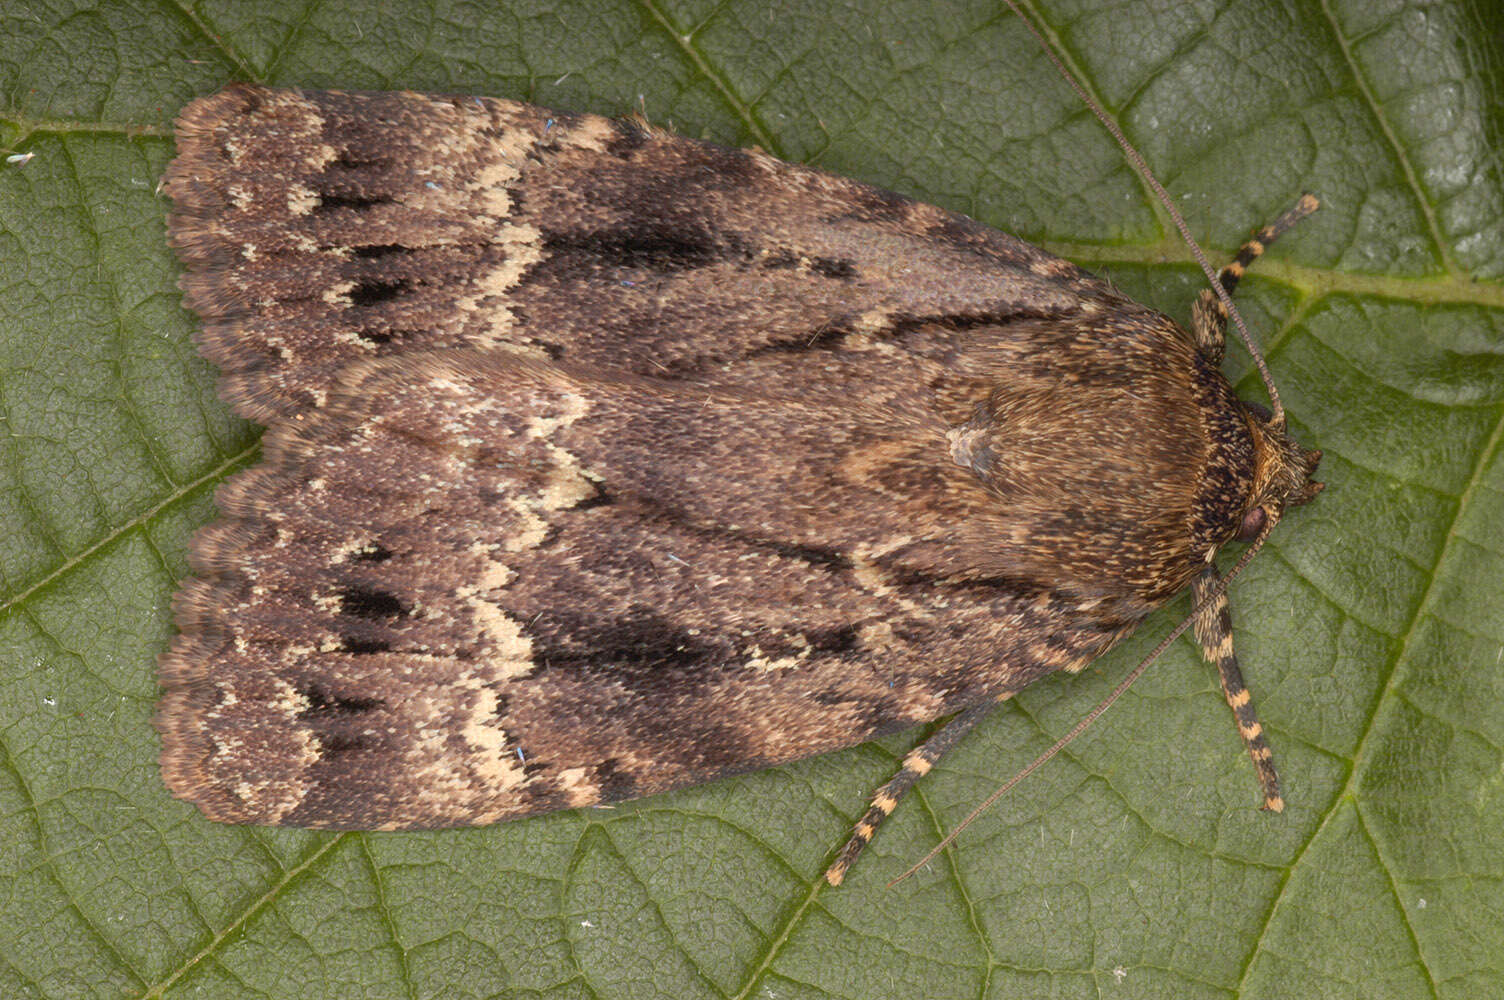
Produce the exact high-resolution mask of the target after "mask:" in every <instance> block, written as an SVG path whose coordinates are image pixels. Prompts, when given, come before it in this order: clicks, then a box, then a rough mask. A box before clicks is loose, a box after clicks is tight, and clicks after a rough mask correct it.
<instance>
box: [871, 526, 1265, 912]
mask: <svg viewBox="0 0 1504 1000" xmlns="http://www.w3.org/2000/svg"><path fill="white" fill-rule="evenodd" d="M1274 521H1275V519H1273V518H1271V519H1270V520H1269V521H1268V522H1266V523H1265V525H1264V530H1263V531H1261V532H1259V536H1258V537H1257V538H1255V539H1254V540H1253V542H1252V543H1251V544H1250V545H1249V546H1248V548H1247V550H1245V551H1244V552H1243V554H1242V555H1241V556H1239V557H1238V561H1237V562H1236V563H1234V564H1233V567H1232V569H1231V570H1229V571H1228V572H1227V574H1226V575H1225V576H1223V577H1222V579H1221V580H1219V581H1218V582H1217V584H1216V586H1214V587H1212V589H1211V590H1209V591H1208V592H1207V594H1206V596H1205V597H1204V598H1202V599H1201V600H1199V601H1197V602H1196V604H1195V606H1194V607H1192V608H1191V611H1190V614H1188V615H1186V616H1185V617H1184V618H1182V619H1181V620H1180V624H1179V625H1176V626H1175V628H1174V629H1172V630H1171V631H1170V634H1169V635H1167V636H1165V637H1164V638H1163V639H1161V640H1160V641H1159V644H1158V645H1157V646H1155V647H1154V648H1153V649H1152V650H1150V651H1149V655H1148V656H1145V657H1144V658H1143V659H1142V660H1140V661H1139V662H1138V666H1136V667H1134V668H1133V669H1132V670H1130V671H1129V672H1128V676H1127V677H1124V678H1123V679H1122V680H1121V681H1119V682H1118V686H1117V687H1115V688H1113V689H1112V693H1111V694H1109V695H1108V696H1107V697H1106V698H1103V699H1102V700H1101V701H1100V702H1098V703H1097V707H1096V708H1093V709H1092V710H1091V711H1090V712H1087V713H1086V715H1085V716H1084V717H1083V718H1082V719H1081V721H1080V722H1077V723H1076V724H1075V725H1074V726H1072V727H1071V731H1070V732H1068V733H1066V734H1065V735H1064V736H1062V737H1060V739H1058V740H1056V741H1055V744H1054V745H1053V746H1051V747H1050V748H1049V749H1048V750H1046V751H1045V752H1044V753H1042V754H1040V755H1039V756H1038V757H1035V758H1034V761H1033V762H1032V763H1031V764H1029V766H1028V767H1026V768H1024V769H1023V770H1022V771H1019V772H1018V773H1017V774H1015V775H1014V776H1013V777H1011V778H1009V779H1008V780H1007V781H1005V782H1003V784H1002V785H1000V786H999V787H998V789H997V790H996V791H995V792H993V793H992V794H991V795H989V796H987V798H986V799H984V800H983V801H982V803H981V804H980V805H978V806H977V807H976V808H975V809H973V810H972V811H971V812H969V813H967V814H966V818H965V819H963V820H961V822H959V823H957V824H956V826H955V828H954V829H952V830H951V831H950V832H949V833H947V834H946V835H945V837H944V838H943V839H942V840H941V841H940V843H938V844H936V845H935V846H934V847H933V848H931V849H930V852H929V853H928V854H926V855H925V856H924V857H922V858H920V859H919V860H918V861H916V862H914V864H913V865H912V866H910V867H909V869H908V870H907V871H905V872H904V873H903V874H902V875H900V876H898V877H897V878H895V879H893V880H892V881H891V882H889V883H888V888H890V889H891V888H893V887H894V886H895V885H897V884H898V883H900V882H902V881H903V880H904V879H906V878H908V877H909V876H910V875H913V874H914V873H915V872H917V871H918V870H919V869H921V868H923V867H924V866H925V865H927V864H929V863H930V862H931V861H933V860H934V859H935V856H936V855H937V854H939V853H940V852H941V851H943V850H945V849H946V848H947V847H949V846H950V845H951V844H952V843H953V842H954V841H955V839H956V838H957V837H959V836H960V835H961V831H962V830H965V829H966V828H967V827H968V826H970V825H971V824H972V821H973V820H975V819H976V818H977V817H978V816H980V815H982V813H984V812H986V811H987V810H988V809H990V808H992V804H993V803H994V802H996V801H997V800H998V799H1000V798H1002V797H1003V796H1004V795H1007V794H1008V793H1009V792H1010V791H1012V790H1013V786H1015V785H1017V784H1018V783H1019V782H1020V781H1023V780H1024V779H1025V778H1027V777H1028V776H1029V775H1031V774H1033V773H1034V772H1035V771H1037V770H1038V769H1039V768H1041V767H1043V766H1044V765H1045V764H1046V763H1048V762H1049V760H1050V758H1052V757H1054V756H1055V755H1056V754H1057V753H1059V752H1060V751H1061V750H1064V749H1065V748H1066V746H1068V745H1069V744H1070V743H1071V742H1072V741H1073V740H1075V738H1076V737H1077V736H1080V735H1081V734H1082V733H1083V732H1085V731H1086V730H1087V728H1088V727H1089V726H1091V724H1092V723H1093V722H1096V721H1097V719H1098V718H1100V717H1101V715H1102V713H1103V712H1105V711H1107V710H1108V709H1109V708H1111V707H1112V705H1113V703H1114V702H1116V701H1117V700H1118V699H1119V698H1121V697H1122V696H1123V693H1124V692H1125V691H1127V690H1128V689H1129V688H1130V687H1132V686H1133V682H1134V681H1136V680H1138V679H1139V678H1140V677H1142V676H1143V674H1144V671H1145V670H1148V669H1149V667H1150V665H1151V664H1153V663H1154V661H1155V660H1157V659H1159V657H1160V655H1161V654H1162V653H1164V651H1165V650H1166V649H1169V648H1170V643H1172V642H1174V641H1175V640H1176V639H1178V638H1180V636H1181V635H1183V634H1184V633H1185V631H1186V629H1188V628H1190V627H1191V626H1192V625H1194V624H1195V622H1196V616H1197V615H1199V614H1201V612H1202V611H1204V610H1206V609H1207V608H1209V607H1211V606H1212V604H1213V603H1215V602H1216V600H1217V598H1219V597H1221V596H1222V595H1223V594H1225V593H1226V592H1227V586H1228V584H1230V583H1232V581H1233V579H1234V578H1236V577H1237V575H1238V574H1239V573H1241V572H1243V567H1244V566H1247V565H1248V563H1249V561H1250V560H1252V559H1253V557H1254V555H1255V554H1256V553H1257V552H1258V550H1259V549H1261V548H1263V546H1264V541H1265V539H1267V538H1268V537H1269V532H1270V531H1272V530H1274Z"/></svg>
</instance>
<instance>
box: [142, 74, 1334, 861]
mask: <svg viewBox="0 0 1504 1000" xmlns="http://www.w3.org/2000/svg"><path fill="white" fill-rule="evenodd" d="M178 144H179V149H178V156H177V159H176V160H174V162H173V164H172V165H171V166H170V167H169V169H168V172H167V177H166V179H165V182H164V188H165V190H166V191H167V193H168V194H169V195H170V196H171V197H172V199H173V201H174V208H173V212H172V214H171V217H170V220H169V235H170V239H171V241H172V244H173V245H174V247H175V248H176V249H177V251H178V253H179V255H180V257H181V258H182V260H183V261H184V264H185V266H186V273H185V275H184V277H183V279H182V285H183V288H184V291H185V299H186V302H187V304H188V305H189V306H190V307H191V308H192V309H193V310H195V311H196V312H198V313H199V315H200V316H201V317H202V318H203V321H204V327H203V330H202V332H201V334H200V337H199V342H200V345H201V348H202V351H203V353H204V354H205V356H206V357H208V358H209V359H210V360H211V361H213V362H214V363H215V364H217V365H218V366H219V367H220V369H221V370H222V373H223V374H222V381H221V392H222V394H223V396H224V397H225V399H226V400H227V401H228V402H229V404H230V405H231V406H232V407H233V408H234V409H235V410H236V412H238V413H240V414H241V415H243V416H246V417H248V418H251V419H254V420H257V421H260V422H262V423H265V424H267V425H268V428H269V429H268V431H267V434H266V436H265V438H264V439H263V458H262V461H261V463H260V464H259V465H257V466H256V467H254V468H252V469H250V470H247V471H245V472H242V473H240V474H238V475H236V476H235V477H233V478H232V479H231V480H229V481H228V482H227V483H226V484H225V485H224V486H223V487H222V488H221V490H220V492H219V495H218V502H219V506H220V509H221V519H220V520H219V521H217V522H216V523H214V524H212V525H210V526H208V527H206V528H205V529H203V530H202V531H201V532H200V534H199V535H198V536H196V538H195V540H194V542H193V545H192V546H191V550H190V565H191V567H192V570H193V573H194V576H193V578H192V579H190V580H189V581H187V582H186V583H185V584H184V587H183V589H182V591H181V592H180V593H179V595H178V597H177V599H176V601H175V603H174V611H175V617H176V621H177V624H178V626H179V629H180V633H179V635H178V636H177V637H176V638H175V639H174V641H173V643H172V647H171V648H170V650H169V651H168V652H167V653H166V654H165V655H164V657H163V659H162V685H163V687H164V695H163V698H162V701H161V703H160V706H159V709H158V713H157V725H158V727H159V729H160V730H161V732H162V734H163V771H164V776H165V778H166V781H167V784H168V786H169V787H170V788H171V789H172V791H173V792H174V793H175V794H177V795H179V796H181V797H183V798H185V799H188V800H190V801H193V802H194V803H196V804H197V805H198V806H199V807H200V808H201V809H202V810H203V812H204V813H205V814H206V815H207V816H209V817H210V818H212V819H216V820H220V821H226V822H237V823H262V824H276V825H288V826H301V827H313V828H325V829H429V828H436V827H446V826H464V825H476V824H483V823H490V822H495V821H498V820H503V819H510V818H517V817H521V816H527V815H534V814H538V813H543V812H548V811H551V810H556V809H564V808H571V807H576V806H584V805H595V804H600V803H608V802H617V801H623V800H628V799H634V798H639V797H641V796H645V795H651V794H655V793H657V792H662V791H667V790H669V789H673V788H682V787H685V786H688V785H694V784H698V783H701V782H705V781H709V780H712V779H714V778H717V777H720V776H723V775H728V774H734V773H738V772H742V771H747V770H750V769H754V768H760V767H768V766H772V765H774V764H778V763H782V762H785V761H790V760H795V759H799V758H802V757H806V756H810V755H813V754H817V753H823V752H826V751H829V750H834V749H838V748H841V747H846V746H851V745H854V744H857V743H861V742H865V741H867V740H869V739H871V738H873V737H875V736H878V735H882V734H885V733H891V732H894V731H898V730H901V729H904V728H907V727H912V726H915V725H918V724H921V723H924V722H929V721H933V720H935V719H938V718H943V717H946V716H948V715H951V714H953V713H960V714H959V715H958V716H957V717H956V718H955V719H954V720H953V721H951V722H950V723H949V724H948V725H947V726H946V727H945V728H943V729H942V730H941V731H940V732H939V733H938V734H937V735H936V736H935V737H934V740H933V741H932V742H931V743H930V744H927V745H926V746H924V747H921V748H918V749H916V750H915V751H914V752H913V753H911V754H910V755H909V757H908V758H907V760H906V766H905V769H904V770H903V771H902V772H901V773H900V774H899V776H898V777H896V778H895V779H894V782H893V783H892V784H890V785H889V786H888V787H887V789H886V790H885V791H884V792H882V793H881V795H880V800H877V801H874V809H876V810H878V811H879V812H881V813H882V814H883V815H886V814H887V812H889V811H890V810H891V807H892V806H893V805H895V804H896V802H897V799H898V797H899V796H900V795H901V794H902V792H903V790H904V789H905V788H907V787H908V786H909V785H911V784H912V782H913V780H916V779H917V777H918V776H919V775H921V774H922V773H924V771H927V770H928V769H929V768H930V767H931V766H932V765H933V763H934V761H935V760H938V759H939V757H940V754H941V753H943V752H944V750H945V749H946V748H948V747H949V746H950V745H951V744H953V743H954V742H955V741H956V740H958V739H959V738H960V736H961V735H962V734H963V733H964V731H965V730H966V729H968V728H970V726H971V725H972V724H974V722H975V721H976V719H978V718H980V716H981V715H982V714H983V713H984V712H985V710H986V706H991V705H993V704H995V703H996V702H998V701H999V700H1002V699H1004V698H1006V697H1008V696H1009V695H1011V694H1012V693H1013V692H1016V691H1018V690H1020V689H1021V688H1022V687H1024V686H1026V685H1027V684H1029V683H1032V682H1033V681H1034V680H1037V679H1038V678H1040V677H1042V676H1044V675H1046V674H1050V673H1054V672H1056V671H1061V670H1063V671H1067V672H1075V671H1078V670H1080V669H1081V668H1082V667H1083V666H1084V665H1085V664H1087V663H1089V662H1090V661H1091V660H1092V659H1094V658H1095V657H1096V656H1098V655H1100V654H1101V653H1102V652H1104V651H1105V650H1107V649H1109V648H1111V647H1112V646H1113V645H1114V644H1115V643H1117V642H1118V641H1119V640H1121V639H1122V638H1123V637H1124V636H1126V635H1127V634H1129V633H1131V632H1132V631H1133V630H1134V629H1135V628H1136V627H1137V626H1138V624H1139V623H1140V622H1141V621H1142V620H1143V619H1144V618H1145V617H1146V616H1148V615H1149V614H1150V613H1152V612H1153V611H1154V610H1156V609H1157V608H1159V607H1161V606H1162V605H1163V604H1164V603H1165V602H1166V601H1168V600H1169V599H1170V598H1171V597H1173V596H1174V595H1175V594H1177V593H1179V592H1180V591H1182V590H1184V589H1185V588H1187V587H1189V586H1191V585H1192V584H1193V583H1194V582H1195V581H1197V580H1198V579H1200V578H1201V576H1202V574H1203V573H1204V572H1205V571H1206V569H1207V567H1209V566H1210V565H1211V560H1212V558H1213V557H1214V556H1215V554H1216V552H1217V550H1218V549H1219V548H1220V547H1221V546H1222V545H1223V544H1225V543H1226V542H1228V541H1230V540H1231V539H1233V538H1234V537H1235V536H1237V535H1238V534H1239V533H1240V531H1242V530H1243V528H1244V527H1245V526H1246V525H1248V524H1249V523H1251V521H1257V522H1258V523H1259V524H1260V525H1262V528H1261V530H1262V531H1264V532H1265V533H1267V530H1268V528H1269V527H1270V526H1272V525H1273V523H1274V522H1276V521H1277V520H1278V519H1279V516H1280V515H1281V513H1282V512H1283V510H1284V508H1285V507H1286V506H1288V505H1293V504H1298V503H1303V502H1305V501H1306V500H1308V499H1310V497H1311V496H1312V495H1314V489H1315V486H1314V484H1312V483H1311V481H1310V476H1311V474H1312V472H1313V470H1314V465H1315V454H1314V453H1310V452H1306V451H1304V450H1303V449H1301V448H1300V447H1299V446H1298V445H1296V444H1295V443H1294V442H1293V441H1291V440H1290V439H1289V438H1288V437H1287V436H1286V434H1285V432H1284V427H1283V424H1282V422H1276V421H1275V420H1274V418H1272V417H1271V416H1270V415H1269V414H1267V413H1265V412H1263V411H1261V410H1260V409H1259V408H1256V407H1252V406H1248V405H1245V404H1243V403H1241V402H1240V401H1238V399H1237V398H1236V396H1235V394H1234V393H1233V390H1232V387H1231V386H1230V385H1229V384H1228V382H1227V380H1226V379H1225V377H1224V376H1223V375H1222V373H1221V372H1220V371H1219V370H1218V366H1217V361H1218V360H1219V359H1220V353H1221V335H1220V327H1219V326H1216V323H1217V320H1218V315H1217V310H1216V309H1215V308H1213V307H1210V306H1208V307H1206V308H1203V309H1199V310H1198V316H1203V315H1204V317H1206V318H1204V319H1202V318H1198V320H1197V330H1196V332H1195V333H1190V332H1187V331H1185V330H1183V329H1182V328H1180V327H1179V326H1177V325H1176V324H1174V323H1173V322H1171V321H1170V320H1169V319H1167V318H1166V317H1164V316H1162V315H1161V314H1159V313H1157V312H1155V311H1153V310H1151V309H1148V308H1146V307H1144V306H1142V305H1139V304H1137V303H1135V302H1133V301H1132V300H1130V299H1128V298H1126V297H1124V296H1123V295H1122V294H1121V293H1119V292H1118V291H1117V290H1115V289H1114V288H1112V287H1111V286H1110V285H1108V284H1106V283H1105V282H1102V281H1101V280H1099V279H1097V278H1096V277H1094V276H1092V275H1090V274H1088V273H1087V272H1085V271H1083V270H1081V269H1080V268H1078V267H1076V266H1075V265H1073V264H1071V263H1069V262H1067V261H1063V260H1060V259H1058V258H1055V257H1052V256H1050V255H1049V254H1046V253H1044V252H1043V251H1041V250H1039V249H1037V248H1035V247H1032V246H1030V245H1028V244H1026V243H1024V242H1022V241H1021V240H1018V239H1016V238H1014V237H1012V236H1008V235H1007V234H1004V233H1001V232H998V231H996V230H993V229H990V228H988V227H986V226H983V225H981V224H979V223H977V222H974V221H972V220H970V219H967V218H965V217H963V216H960V215H956V214H954V213H951V212H947V211H944V210H942V209H939V208H935V207H933V206H929V205H925V204H921V203H918V202H914V201H911V200H909V199H907V198H904V197H901V196H899V195H896V194H893V193H891V192H886V191H881V190H878V189H875V188H872V187H868V186H867V185H864V184H861V183H858V182H855V181H850V180H846V179H843V178H839V177H834V176H831V175H829V174H825V173H822V172H820V171H817V170H814V169H811V168H808V167H802V166H798V165H794V164H787V163H783V162H780V161H778V160H776V159H774V158H772V157H770V156H768V155H767V154H765V153H762V152H759V151H755V150H735V149H727V148H724V147H720V146H716V145H713V144H709V143H703V142H697V141H695V140H691V139H685V138H681V137H677V136H673V135H670V134H667V133H664V132H661V131H658V130H655V129H651V128H648V127H645V126H644V125H642V124H641V123H639V122H634V121H632V120H624V121H613V120H610V119H606V118H601V117H597V116H593V115H579V114H567V113H561V112H555V111H546V110H543V109H540V108H536V107H532V106H530V105H526V104H521V103H518V102H515V101H506V100H495V99H479V98H456V97H443V96H433V95H423V94H412V93H391V94H382V93H374V94H371V93H368V94H347V93H339V92H317V91H296V90H277V89H272V88H264V87H255V86H239V87H232V88H229V89H227V90H225V91H223V92H221V93H219V94H216V95H213V96H210V97H206V98H202V99H200V100H198V101H195V102H194V103H193V104H191V105H189V106H188V107H187V108H186V109H185V110H184V111H183V113H182V115H181V117H180V119H179V122H178ZM1264 242H1266V243H1267V240H1265V241H1264ZM1241 266H1242V265H1238V267H1241ZM1238 273H1241V272H1240V271H1235V270H1233V269H1232V268H1230V269H1228V271H1227V272H1225V277H1224V280H1225V281H1229V282H1235V280H1236V276H1237V274H1238ZM1213 327H1215V329H1213ZM1255 512H1257V513H1255ZM1216 618H1217V621H1220V620H1221V616H1220V613H1219V614H1218V615H1217V616H1216ZM1216 624H1217V622H1216V621H1212V622H1211V623H1210V625H1209V627H1210V628H1215V626H1216ZM1208 635H1210V636H1211V637H1212V638H1216V636H1215V635H1214V634H1213V633H1208ZM1218 648H1220V640H1218ZM1229 662H1231V661H1229ZM1234 665H1235V664H1234ZM1233 676H1234V675H1233V674H1232V673H1230V672H1229V671H1224V678H1228V677H1233ZM1239 683H1240V682H1239ZM1237 697H1239V698H1241V695H1238V696H1237ZM1243 707H1246V706H1243ZM1235 709H1237V710H1242V708H1241V707H1240V706H1238V705H1235ZM1249 718H1251V716H1250V717H1249ZM1250 739H1252V738H1250ZM1251 745H1252V744H1251ZM524 747H525V748H526V751H525V752H524V750H523V748H524ZM1271 773H1272V772H1271ZM869 817H870V819H869V823H868V826H869V827H870V828H875V826H876V822H877V820H879V819H881V816H875V815H872V814H869ZM863 829H864V830H866V829H867V828H863ZM867 832H869V833H870V830H868V831H867ZM858 839H864V838H863V837H860V836H859V838H858ZM859 849H860V844H858V845H857V847H856V848H855V849H854V850H851V852H850V856H847V855H843V856H842V858H843V860H842V861H838V862H837V867H838V869H840V870H835V878H833V881H835V880H838V879H839V877H840V875H841V873H842V871H843V870H844V865H845V864H847V863H849V861H850V857H851V856H854V853H855V850H859Z"/></svg>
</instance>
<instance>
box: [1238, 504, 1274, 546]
mask: <svg viewBox="0 0 1504 1000" xmlns="http://www.w3.org/2000/svg"><path fill="white" fill-rule="evenodd" d="M1268 520H1269V515H1268V513H1267V512H1265V510H1264V508H1262V507H1254V508H1253V509H1252V510H1250V511H1248V512H1247V513H1246V514H1244V515H1243V523H1242V524H1240V525H1238V531H1237V534H1235V535H1234V536H1233V537H1234V538H1236V539H1237V540H1238V541H1240V542H1251V541H1253V540H1254V539H1255V538H1257V537H1259V532H1261V531H1263V530H1264V524H1265V523H1266V522H1268Z"/></svg>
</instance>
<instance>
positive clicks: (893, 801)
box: [825, 701, 997, 885]
mask: <svg viewBox="0 0 1504 1000" xmlns="http://www.w3.org/2000/svg"><path fill="white" fill-rule="evenodd" d="M996 705H997V702H992V701H989V702H985V703H983V704H981V705H973V706H972V707H971V708H968V709H966V711H964V712H962V713H961V714H960V715H957V716H956V717H955V718H953V719H951V720H950V721H949V722H947V723H946V724H945V727H944V728H943V729H941V730H940V731H939V732H938V733H936V734H935V735H934V736H931V737H930V738H929V739H927V740H925V741H924V742H923V743H921V744H920V745H919V746H917V747H915V748H914V749H912V750H910V751H909V753H908V756H906V757H904V759H903V767H902V768H901V769H900V770H899V772H898V773H897V774H896V775H894V776H893V780H892V781H890V782H888V783H887V784H886V785H884V786H883V787H881V788H879V789H878V790H877V794H875V795H873V796H872V807H871V808H870V809H868V810H867V813H866V815H864V816H863V817H862V818H861V819H860V820H859V821H858V822H857V824H856V829H855V830H854V831H852V834H851V839H850V840H848V841H846V846H845V847H843V848H841V853H840V854H838V855H837V856H836V860H835V862H834V863H833V864H832V865H831V866H830V867H829V868H827V869H826V870H825V881H827V882H829V883H830V884H831V885H840V884H841V880H842V879H844V878H845V877H846V870H847V869H848V868H850V867H851V864H852V862H854V861H855V860H856V858H857V855H858V854H861V853H862V848H864V847H866V846H867V845H868V844H870V843H871V842H872V838H873V836H874V835H875V834H876V833H877V827H878V824H879V823H881V822H882V821H883V820H884V819H886V818H887V817H888V814H890V813H891V812H893V810H894V809H896V808H897V807H898V800H899V799H901V798H903V796H904V793H905V792H907V791H908V790H909V789H910V788H913V787H914V782H916V781H918V780H919V779H920V778H922V777H924V776H925V775H926V774H928V773H929V771H930V768H932V767H934V766H935V762H936V761H938V760H939V759H940V758H941V757H943V756H945V754H946V752H947V751H949V750H950V749H951V748H952V747H954V746H955V745H956V744H957V743H960V742H961V738H962V737H964V736H965V735H966V734H967V733H969V732H971V730H972V729H973V728H975V726H976V724H977V723H978V722H981V721H982V717H983V716H985V715H986V714H987V713H988V712H990V711H992V709H993V708H995V707H996Z"/></svg>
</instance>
